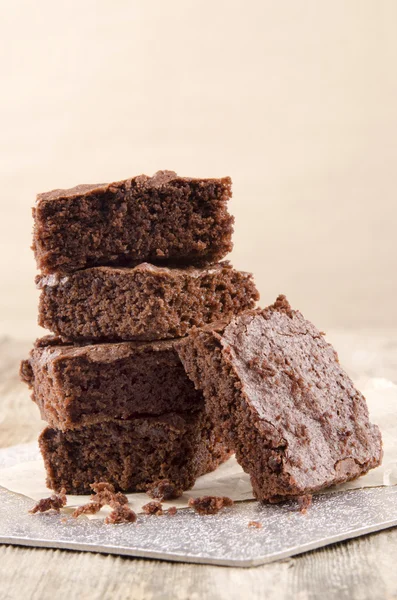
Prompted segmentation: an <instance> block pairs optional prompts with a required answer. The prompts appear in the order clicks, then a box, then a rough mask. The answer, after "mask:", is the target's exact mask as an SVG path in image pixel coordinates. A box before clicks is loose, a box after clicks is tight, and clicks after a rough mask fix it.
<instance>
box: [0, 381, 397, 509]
mask: <svg viewBox="0 0 397 600" xmlns="http://www.w3.org/2000/svg"><path fill="white" fill-rule="evenodd" d="M357 387H358V388H359V389H361V390H362V391H363V393H364V395H365V396H366V398H367V402H368V407H369V411H370V417H371V420H372V421H373V422H374V423H377V424H378V425H379V427H380V429H381V431H382V436H383V445H384V458H383V463H382V465H381V466H380V467H378V468H377V469H374V470H373V471H370V472H369V473H368V474H367V475H365V476H364V477H361V478H359V479H357V480H356V481H353V482H351V483H346V484H343V485H341V486H337V487H335V488H333V489H334V490H335V491H339V490H345V489H346V490H347V489H354V488H363V487H377V486H390V485H396V484H397V385H395V384H394V383H393V382H391V381H389V380H387V379H381V378H372V379H367V380H365V381H361V382H357ZM9 464H11V466H3V467H2V466H1V465H9ZM0 485H1V486H3V487H5V488H7V489H8V490H10V491H12V492H15V493H18V494H23V495H24V496H27V497H29V498H31V499H32V500H39V499H40V498H44V497H46V496H48V495H49V491H48V489H47V488H46V485H45V470H44V465H43V461H42V460H41V457H40V453H39V450H38V446H37V444H29V445H24V446H23V447H22V446H13V447H11V448H5V449H3V450H0ZM203 495H216V496H228V497H229V498H232V499H233V500H234V501H236V502H238V501H242V500H250V499H252V498H253V495H252V488H251V485H250V480H249V477H248V475H247V474H246V473H244V471H243V470H242V469H241V467H240V466H239V465H238V464H237V462H236V460H235V458H234V457H232V458H231V459H229V460H228V461H227V462H226V463H225V464H223V465H221V466H220V467H219V468H218V469H217V470H216V471H214V472H213V473H208V474H207V475H204V476H203V477H200V478H199V479H198V480H197V481H196V485H195V486H194V488H193V489H192V490H189V491H188V492H185V494H184V495H183V496H182V497H181V498H178V499H177V500H174V501H172V502H170V503H167V502H164V508H168V507H170V506H176V507H177V508H178V509H180V508H186V507H187V505H188V500H189V498H192V497H193V498H194V497H198V496H203ZM88 500H89V496H72V495H69V496H68V507H70V509H73V508H75V507H77V506H80V505H82V504H85V503H86V502H87V501H88ZM128 500H129V502H130V505H131V507H132V508H133V509H134V510H135V511H136V512H141V511H142V506H143V505H144V504H146V503H147V502H148V501H149V498H148V496H147V495H146V494H142V493H140V494H128ZM106 512H107V509H106V508H104V509H103V510H102V511H101V512H100V513H98V514H97V515H93V516H90V518H100V519H101V518H103V517H104V516H105V514H106Z"/></svg>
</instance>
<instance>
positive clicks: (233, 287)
mask: <svg viewBox="0 0 397 600" xmlns="http://www.w3.org/2000/svg"><path fill="white" fill-rule="evenodd" d="M37 284H38V287H39V288H41V290H42V293H41V297H40V305H39V324H40V325H41V326H42V327H45V328H46V329H50V330H51V331H53V332H54V333H56V334H57V335H59V336H61V337H62V339H65V340H67V339H71V340H73V341H82V340H83V341H84V340H95V341H107V340H109V341H117V340H160V339H165V338H175V337H182V336H184V335H186V334H187V333H188V331H189V330H190V329H191V328H192V327H193V326H202V325H205V324H206V323H210V322H212V321H216V320H218V319H223V320H230V319H231V318H232V317H233V315H235V314H237V313H239V312H242V311H243V310H245V309H248V308H253V307H254V305H255V301H256V300H257V299H258V297H259V295H258V291H257V289H256V287H255V284H254V282H253V280H252V275H251V274H250V273H244V272H241V271H236V270H235V269H233V268H232V267H231V265H230V264H229V263H228V262H224V263H219V264H216V265H212V266H210V267H204V268H199V269H196V268H192V267H190V268H189V267H188V268H184V269H177V268H168V267H158V266H153V265H151V264H148V263H142V264H140V265H138V266H136V267H134V268H116V267H93V268H91V269H83V270H82V271H77V272H75V273H71V274H69V275H61V276H59V275H47V276H45V277H42V276H39V277H38V278H37Z"/></svg>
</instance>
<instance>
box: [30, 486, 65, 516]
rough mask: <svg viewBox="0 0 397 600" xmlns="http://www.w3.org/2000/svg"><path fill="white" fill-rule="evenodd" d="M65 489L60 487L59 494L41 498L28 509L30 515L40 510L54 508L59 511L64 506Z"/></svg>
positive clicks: (45, 510) (41, 511) (44, 510)
mask: <svg viewBox="0 0 397 600" xmlns="http://www.w3.org/2000/svg"><path fill="white" fill-rule="evenodd" d="M66 501H67V500H66V490H65V489H64V488H62V489H61V491H60V492H59V494H53V495H52V496H50V497H49V498H42V499H41V500H39V501H38V503H37V504H36V505H35V506H34V507H33V508H32V509H31V510H30V511H29V512H30V513H31V514H32V515H33V514H35V513H37V512H40V513H43V512H47V511H48V510H55V511H56V512H58V513H59V511H60V510H61V508H63V507H64V506H66Z"/></svg>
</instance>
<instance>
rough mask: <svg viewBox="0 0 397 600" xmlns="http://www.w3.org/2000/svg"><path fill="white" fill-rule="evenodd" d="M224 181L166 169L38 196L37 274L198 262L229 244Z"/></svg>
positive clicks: (206, 260) (214, 258) (213, 257)
mask: <svg viewBox="0 0 397 600" xmlns="http://www.w3.org/2000/svg"><path fill="white" fill-rule="evenodd" d="M231 193H232V192H231V179H230V178H229V177H224V178H223V179H191V178H188V177H178V176H177V174H176V173H174V172H173V171H159V172H158V173H156V174H155V175H154V176H153V177H147V176H146V175H140V176H139V177H133V178H132V179H126V180H125V181H119V182H117V183H110V184H98V185H79V186H77V187H75V188H72V189H70V190H53V191H52V192H48V193H45V194H39V195H38V196H37V201H36V206H35V208H34V209H33V217H34V239H33V249H34V252H35V256H36V261H37V266H38V268H39V269H41V270H42V271H43V272H44V273H51V272H63V273H65V272H70V271H74V270H76V269H81V268H84V267H90V266H95V265H104V264H117V265H121V264H127V263H131V261H135V262H143V261H147V262H156V261H160V262H168V263H181V264H204V263H211V262H217V261H218V260H220V259H221V258H223V257H224V256H225V255H226V254H227V253H228V252H230V250H231V249H232V243H231V236H232V232H233V227H232V225H233V218H232V217H231V216H230V215H229V213H228V212H227V201H228V200H229V198H230V197H231Z"/></svg>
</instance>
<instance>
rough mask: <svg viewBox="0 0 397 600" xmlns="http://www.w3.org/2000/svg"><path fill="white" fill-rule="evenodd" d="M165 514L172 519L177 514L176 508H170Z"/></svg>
mask: <svg viewBox="0 0 397 600" xmlns="http://www.w3.org/2000/svg"><path fill="white" fill-rule="evenodd" d="M166 512H167V515H169V516H170V517H174V516H175V515H176V513H177V509H176V506H170V508H169V509H168V510H167V511H166Z"/></svg>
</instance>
